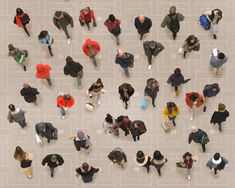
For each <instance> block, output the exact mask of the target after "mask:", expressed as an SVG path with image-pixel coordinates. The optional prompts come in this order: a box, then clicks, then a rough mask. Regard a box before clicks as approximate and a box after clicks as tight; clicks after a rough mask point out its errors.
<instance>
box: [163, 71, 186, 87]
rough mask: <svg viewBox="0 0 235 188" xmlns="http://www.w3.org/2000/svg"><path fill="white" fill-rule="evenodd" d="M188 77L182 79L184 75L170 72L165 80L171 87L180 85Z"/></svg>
mask: <svg viewBox="0 0 235 188" xmlns="http://www.w3.org/2000/svg"><path fill="white" fill-rule="evenodd" d="M189 80H190V79H186V80H185V79H184V76H183V75H182V74H181V75H177V74H174V73H173V74H172V75H170V77H169V78H168V80H167V83H168V84H171V86H173V87H178V86H180V85H181V84H185V83H187V82H188V81H189Z"/></svg>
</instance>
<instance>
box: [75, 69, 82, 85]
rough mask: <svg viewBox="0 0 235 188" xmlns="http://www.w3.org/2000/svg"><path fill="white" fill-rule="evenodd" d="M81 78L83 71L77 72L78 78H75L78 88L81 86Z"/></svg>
mask: <svg viewBox="0 0 235 188" xmlns="http://www.w3.org/2000/svg"><path fill="white" fill-rule="evenodd" d="M82 77H83V71H79V72H78V77H76V79H77V84H78V86H80V85H81V84H82V83H81V80H82Z"/></svg>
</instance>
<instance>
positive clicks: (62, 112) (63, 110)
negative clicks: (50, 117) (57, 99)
mask: <svg viewBox="0 0 235 188" xmlns="http://www.w3.org/2000/svg"><path fill="white" fill-rule="evenodd" d="M60 110H61V111H60V112H61V116H62V118H63V119H64V116H65V109H64V108H63V107H61V108H60Z"/></svg>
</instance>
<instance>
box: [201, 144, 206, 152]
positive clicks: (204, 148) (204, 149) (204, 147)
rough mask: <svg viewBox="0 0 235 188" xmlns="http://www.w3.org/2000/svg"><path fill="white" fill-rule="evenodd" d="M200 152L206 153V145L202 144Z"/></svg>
mask: <svg viewBox="0 0 235 188" xmlns="http://www.w3.org/2000/svg"><path fill="white" fill-rule="evenodd" d="M202 150H203V152H206V144H202Z"/></svg>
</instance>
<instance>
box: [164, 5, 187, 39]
mask: <svg viewBox="0 0 235 188" xmlns="http://www.w3.org/2000/svg"><path fill="white" fill-rule="evenodd" d="M180 21H184V16H183V15H182V14H180V13H176V7H175V6H171V7H170V10H169V14H168V15H166V16H165V18H164V20H163V21H162V23H161V27H162V28H164V27H166V26H167V28H168V29H169V30H170V31H171V32H172V34H173V39H174V40H175V39H176V35H177V33H178V32H179V30H180Z"/></svg>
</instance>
